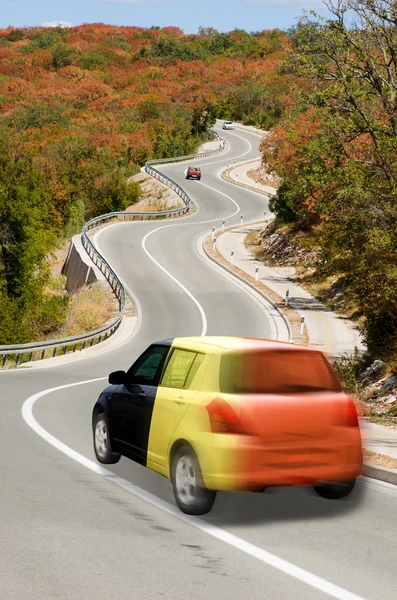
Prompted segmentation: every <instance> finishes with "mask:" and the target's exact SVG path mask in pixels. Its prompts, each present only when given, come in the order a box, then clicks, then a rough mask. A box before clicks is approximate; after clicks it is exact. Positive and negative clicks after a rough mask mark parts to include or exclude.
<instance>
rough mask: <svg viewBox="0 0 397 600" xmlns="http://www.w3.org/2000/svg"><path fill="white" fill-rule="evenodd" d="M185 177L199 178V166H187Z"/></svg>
mask: <svg viewBox="0 0 397 600" xmlns="http://www.w3.org/2000/svg"><path fill="white" fill-rule="evenodd" d="M186 179H198V180H199V181H200V179H201V169H200V167H189V168H188V170H187V171H186Z"/></svg>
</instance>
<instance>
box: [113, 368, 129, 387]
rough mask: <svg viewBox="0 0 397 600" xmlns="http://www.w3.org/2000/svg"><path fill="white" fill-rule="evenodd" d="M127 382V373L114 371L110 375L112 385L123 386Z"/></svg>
mask: <svg viewBox="0 0 397 600" xmlns="http://www.w3.org/2000/svg"><path fill="white" fill-rule="evenodd" d="M126 380H127V373H126V372H125V371H114V372H113V373H110V375H109V383H110V385H122V384H123V383H125V382H126Z"/></svg>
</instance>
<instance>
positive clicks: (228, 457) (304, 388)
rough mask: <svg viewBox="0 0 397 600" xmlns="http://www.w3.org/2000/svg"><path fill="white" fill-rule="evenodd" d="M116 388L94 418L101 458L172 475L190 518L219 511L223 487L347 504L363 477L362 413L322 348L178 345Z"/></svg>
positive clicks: (215, 340)
mask: <svg viewBox="0 0 397 600" xmlns="http://www.w3.org/2000/svg"><path fill="white" fill-rule="evenodd" d="M109 383H110V387H107V388H106V389H105V390H104V391H103V392H102V394H101V395H100V396H99V398H98V400H97V402H96V403H95V406H94V409H93V413H92V428H93V438H94V450H95V454H96V456H97V459H98V461H99V462H101V463H104V464H111V463H116V462H118V461H119V460H120V457H121V455H123V456H126V457H128V458H130V459H132V460H134V461H136V462H138V463H139V464H141V465H144V466H146V467H149V468H150V469H152V470H154V471H157V472H158V473H160V474H161V475H164V476H165V477H167V478H168V479H170V480H171V482H172V485H173V489H174V495H175V499H176V502H177V504H178V506H179V507H180V509H181V510H182V511H183V512H185V513H187V514H196V515H197V514H205V513H207V512H209V511H210V510H211V507H212V505H213V503H214V500H215V496H216V492H217V491H220V490H222V491H227V490H229V491H232V490H241V491H242V490H245V491H256V492H261V491H263V490H264V489H265V488H266V487H268V486H286V485H311V486H313V487H314V489H315V490H316V492H317V493H318V494H319V495H320V496H322V497H324V498H329V499H337V498H343V497H345V496H347V495H348V494H349V493H350V492H351V491H352V489H353V487H354V484H355V479H356V477H357V476H358V475H359V474H360V473H361V469H362V460H363V458H362V444H361V433H360V428H359V423H358V418H357V412H356V409H355V405H354V403H353V401H352V400H351V399H350V398H349V397H348V396H347V395H346V394H345V393H344V392H343V391H342V389H341V386H340V383H339V381H338V379H337V377H336V376H335V374H334V372H333V370H332V368H331V366H330V364H329V363H328V361H327V360H326V358H325V356H324V355H323V354H322V353H321V352H320V351H318V350H313V349H310V348H307V347H304V346H295V345H291V344H288V343H285V342H276V341H269V340H260V339H249V338H237V337H190V338H175V339H173V340H163V341H160V342H156V343H154V344H152V345H151V346H149V348H148V349H147V350H146V351H145V352H144V353H143V354H142V355H141V356H140V357H139V358H138V360H137V361H136V362H135V363H134V364H133V365H132V367H131V368H130V369H129V370H128V371H127V372H126V373H125V372H124V371H116V372H114V373H111V374H110V376H109Z"/></svg>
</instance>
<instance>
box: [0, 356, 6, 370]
mask: <svg viewBox="0 0 397 600" xmlns="http://www.w3.org/2000/svg"><path fill="white" fill-rule="evenodd" d="M6 360H7V354H4V356H3V360H2V361H1V368H2V369H4V365H5V364H6Z"/></svg>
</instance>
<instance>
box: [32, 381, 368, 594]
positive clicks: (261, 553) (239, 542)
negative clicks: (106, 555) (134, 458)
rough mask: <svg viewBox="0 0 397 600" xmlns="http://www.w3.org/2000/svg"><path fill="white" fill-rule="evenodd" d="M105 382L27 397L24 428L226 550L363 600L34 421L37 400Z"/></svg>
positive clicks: (328, 591)
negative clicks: (187, 510)
mask: <svg viewBox="0 0 397 600" xmlns="http://www.w3.org/2000/svg"><path fill="white" fill-rule="evenodd" d="M105 379H107V378H106V377H99V378H97V379H89V380H86V381H79V382H77V383H69V384H67V385H60V386H58V387H54V388H50V389H47V390H43V391H41V392H38V393H37V394H34V395H33V396H30V397H29V398H28V399H27V400H25V402H24V404H23V406H22V417H23V419H24V421H25V422H26V423H27V425H29V427H30V428H31V429H33V431H35V432H36V433H37V434H38V435H39V436H40V437H41V438H43V439H44V440H45V441H46V442H48V443H49V444H51V445H52V446H54V447H55V448H57V449H58V450H60V451H61V452H63V453H64V454H66V455H67V456H69V458H72V459H73V460H75V461H76V462H78V463H80V464H81V465H83V466H84V467H86V468H87V469H90V470H91V471H93V472H94V473H96V474H97V475H101V476H102V477H104V478H105V479H107V480H108V481H111V482H113V483H115V484H116V485H118V486H119V487H121V488H123V489H124V490H126V491H127V492H129V493H130V494H133V495H134V496H137V497H138V498H141V499H142V500H144V501H146V502H148V503H149V504H151V505H153V506H156V507H157V508H159V509H160V510H162V511H164V512H166V513H168V514H169V515H172V516H173V517H176V518H177V519H179V520H180V521H183V522H185V523H188V524H189V525H192V526H193V527H195V528H196V529H199V530H200V531H203V532H205V533H207V534H208V535H210V536H212V537H214V538H216V539H218V540H220V541H222V542H224V543H225V544H228V545H229V546H232V547H233V548H236V549H237V550H241V552H244V553H245V554H248V555H249V556H252V557H253V558H256V559H258V560H260V561H261V562H262V563H264V564H266V565H268V566H270V567H273V568H275V569H277V570H278V571H281V572H282V573H285V574H286V575H290V576H291V577H293V578H294V579H297V580H298V581H300V582H302V583H305V584H307V585H309V586H310V587H312V588H315V589H317V590H320V591H321V592H323V593H324V594H327V595H328V596H330V597H331V598H336V599H337V600H364V598H363V597H362V596H358V595H357V594H353V593H352V592H348V591H347V590H345V589H343V588H341V587H339V586H338V585H335V584H333V583H331V582H330V581H327V580H326V579H322V577H318V576H317V575H314V574H313V573H310V572H309V571H306V570H305V569H302V568H301V567H298V566H296V565H294V564H293V563H290V562H288V561H286V560H284V559H282V558H280V557H278V556H276V555H275V554H271V553H270V552H267V551H266V550H263V549H262V548H260V547H259V546H255V545H254V544H251V543H250V542H247V541H245V540H243V539H242V538H239V537H237V536H236V535H233V534H232V533H229V532H228V531H225V530H223V529H221V528H220V527H216V526H215V525H211V524H209V523H207V522H205V521H204V520H203V519H201V518H199V517H190V516H188V515H185V514H184V513H182V512H180V511H179V510H178V509H177V508H176V507H175V506H173V505H172V504H169V503H168V502H165V501H164V500H162V499H161V498H158V497H157V496H155V495H154V494H151V493H150V492H147V491H146V490H144V489H142V488H140V487H139V486H137V485H135V484H133V483H131V482H130V481H128V480H127V479H124V478H123V477H120V476H119V475H116V474H115V473H112V471H109V470H108V469H105V468H104V467H102V465H100V464H98V463H96V462H94V461H92V460H90V459H89V458H87V457H85V456H83V455H82V454H80V453H79V452H76V451H75V450H73V449H72V448H70V447H69V446H67V445H66V444H64V443H63V442H61V441H60V440H58V439H57V438H56V437H54V436H53V435H51V433H49V432H48V431H47V430H46V429H44V427H42V426H41V425H40V424H39V423H38V422H37V421H36V419H35V418H34V416H33V407H34V405H35V403H36V402H37V400H39V399H40V398H42V397H43V396H46V395H48V394H51V393H53V392H57V391H59V390H64V389H67V388H71V387H77V386H80V385H85V384H89V383H94V382H98V381H104V380H105Z"/></svg>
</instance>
